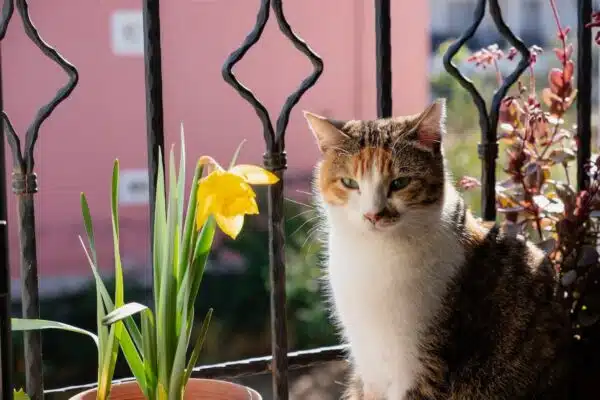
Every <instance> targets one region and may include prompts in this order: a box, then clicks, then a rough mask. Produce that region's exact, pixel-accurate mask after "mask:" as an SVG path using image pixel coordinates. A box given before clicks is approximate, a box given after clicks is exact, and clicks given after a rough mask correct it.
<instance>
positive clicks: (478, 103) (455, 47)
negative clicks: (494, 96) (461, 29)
mask: <svg viewBox="0 0 600 400" xmlns="http://www.w3.org/2000/svg"><path fill="white" fill-rule="evenodd" d="M486 1H487V0H479V2H478V3H477V7H475V11H474V13H473V23H472V24H471V25H470V26H469V27H468V28H467V30H466V31H465V33H463V34H462V35H461V36H460V37H459V38H458V39H457V40H456V41H455V42H453V43H452V44H451V45H450V46H449V47H448V50H447V51H446V54H444V68H445V69H446V72H448V74H449V75H450V76H452V77H453V78H454V79H456V80H457V81H458V83H459V84H460V85H461V86H462V87H463V88H464V89H465V90H466V91H467V92H468V93H469V94H470V95H471V98H472V99H473V103H474V104H475V107H476V108H477V112H478V113H479V129H481V132H488V131H489V129H490V127H489V124H490V121H489V118H488V112H487V105H486V103H485V100H484V99H483V97H482V96H481V93H479V91H478V90H477V88H476V87H475V85H474V84H473V81H472V80H470V79H469V78H467V77H466V76H465V75H463V74H462V73H461V72H460V71H459V69H458V68H457V66H456V64H454V61H452V59H453V58H454V57H455V56H456V54H457V53H458V52H459V50H460V49H461V47H463V46H464V45H465V43H467V42H468V41H469V39H471V38H472V37H473V36H475V33H476V32H477V28H479V25H481V21H483V18H484V17H485V3H486Z"/></svg>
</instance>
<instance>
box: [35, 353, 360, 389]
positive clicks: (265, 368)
mask: <svg viewBox="0 0 600 400" xmlns="http://www.w3.org/2000/svg"><path fill="white" fill-rule="evenodd" d="M347 352H348V346H347V345H338V346H328V347H319V348H315V349H310V350H300V351H294V352H290V353H288V355H287V359H288V361H289V369H290V370H297V369H302V368H307V367H310V366H314V365H319V364H323V363H327V362H333V361H344V360H345V359H346V356H347ZM272 360H273V357H272V356H264V357H254V358H248V359H244V360H237V361H231V362H224V363H217V364H210V365H203V366H199V367H196V368H194V371H193V373H192V376H193V377H196V378H222V379H235V378H240V377H244V376H249V375H258V374H263V373H269V372H271V365H272ZM134 380H135V378H132V377H128V378H123V379H116V380H114V381H113V384H116V383H122V382H131V381H134ZM97 385H98V384H97V383H87V384H83V385H75V386H67V387H62V388H56V389H49V390H46V392H45V393H46V394H54V393H66V392H81V391H83V390H87V389H91V388H95V387H96V386H97Z"/></svg>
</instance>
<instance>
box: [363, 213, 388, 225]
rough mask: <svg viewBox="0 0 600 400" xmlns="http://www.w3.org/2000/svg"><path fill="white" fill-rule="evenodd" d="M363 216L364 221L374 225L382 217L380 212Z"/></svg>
mask: <svg viewBox="0 0 600 400" xmlns="http://www.w3.org/2000/svg"><path fill="white" fill-rule="evenodd" d="M363 216H364V217H365V219H366V220H368V221H370V222H372V223H375V222H377V221H379V220H380V219H381V217H382V216H383V213H382V212H381V211H379V212H367V213H364V214H363Z"/></svg>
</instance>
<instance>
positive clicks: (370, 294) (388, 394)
mask: <svg viewBox="0 0 600 400" xmlns="http://www.w3.org/2000/svg"><path fill="white" fill-rule="evenodd" d="M334 219H335V218H334ZM330 222H334V221H330ZM344 225H345V224H336V223H335V222H334V223H333V224H332V225H331V226H330V231H329V240H328V245H329V251H328V254H329V259H328V279H329V285H330V289H331V295H332V297H333V299H332V300H333V303H334V307H335V310H336V313H335V314H336V316H337V318H338V320H339V322H340V324H341V327H342V332H343V333H344V335H345V337H346V339H347V341H348V342H349V344H350V348H351V356H352V359H353V361H354V365H355V368H356V372H357V373H358V374H359V375H360V377H361V379H362V381H363V384H364V386H365V390H366V391H368V392H371V393H372V394H374V395H375V396H382V397H385V398H388V399H394V400H396V399H402V398H403V396H404V394H405V393H406V391H407V390H408V389H410V388H411V387H412V386H413V385H414V383H415V379H416V377H417V375H418V374H419V373H420V372H421V368H422V365H421V363H420V362H419V358H418V347H419V340H420V335H421V332H422V330H423V329H425V328H426V326H427V325H428V324H429V323H430V322H431V320H432V318H433V317H434V316H435V314H436V313H437V312H438V311H439V309H440V306H441V298H442V296H443V295H444V293H445V291H446V288H447V284H448V282H449V280H450V279H451V277H452V276H453V274H454V272H455V271H456V269H457V266H459V265H460V264H461V263H462V262H463V260H464V254H463V249H462V246H460V245H459V243H458V242H457V240H456V238H455V237H454V235H452V234H450V233H449V232H445V231H444V229H445V228H443V227H438V228H437V229H436V228H434V229H435V230H436V231H437V230H439V231H438V232H430V234H429V235H427V236H426V237H423V238H422V239H420V241H419V240H418V239H414V238H413V239H407V238H405V239H404V240H399V239H398V238H397V237H386V236H384V235H380V234H378V233H377V232H357V231H356V230H354V229H352V228H351V227H347V228H346V229H345V227H344Z"/></svg>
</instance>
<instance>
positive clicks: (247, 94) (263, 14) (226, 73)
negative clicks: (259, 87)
mask: <svg viewBox="0 0 600 400" xmlns="http://www.w3.org/2000/svg"><path fill="white" fill-rule="evenodd" d="M270 2H271V0H261V3H260V8H259V10H258V13H257V15H256V23H255V25H254V28H253V29H252V31H251V32H250V33H249V34H248V36H246V39H244V42H243V43H242V45H241V46H240V47H239V48H238V49H236V50H235V51H233V52H232V53H231V54H230V55H229V57H227V60H225V63H224V64H223V67H222V68H221V75H222V76H223V79H224V80H225V82H227V83H228V84H229V85H231V86H232V87H233V88H234V89H235V90H236V91H237V92H238V93H239V95H240V96H242V98H244V99H245V100H246V101H247V102H248V103H250V105H251V106H252V108H254V111H255V112H256V115H258V118H259V119H260V122H261V123H262V125H263V134H264V139H265V143H266V145H267V150H271V148H272V146H273V144H274V142H275V133H274V130H273V124H272V123H271V117H270V116H269V112H268V111H267V109H266V108H265V106H264V105H263V104H262V103H261V102H260V101H259V100H258V98H256V96H255V95H254V93H252V91H251V90H250V89H248V88H247V87H246V86H244V85H243V84H242V83H241V82H240V81H239V80H238V79H237V78H236V76H235V74H234V73H233V67H235V65H236V64H237V63H238V62H239V61H240V60H241V59H242V58H244V56H245V55H246V53H247V52H248V50H250V48H251V47H252V46H254V45H255V44H256V42H258V40H259V39H260V37H261V36H262V33H263V31H264V29H265V26H266V25H267V21H268V20H269V12H270Z"/></svg>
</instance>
